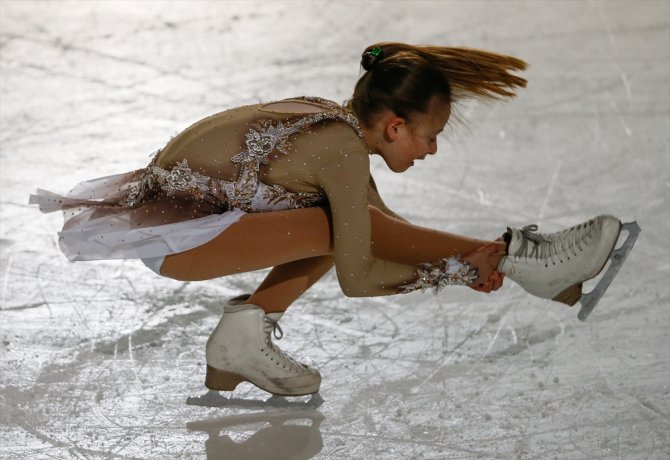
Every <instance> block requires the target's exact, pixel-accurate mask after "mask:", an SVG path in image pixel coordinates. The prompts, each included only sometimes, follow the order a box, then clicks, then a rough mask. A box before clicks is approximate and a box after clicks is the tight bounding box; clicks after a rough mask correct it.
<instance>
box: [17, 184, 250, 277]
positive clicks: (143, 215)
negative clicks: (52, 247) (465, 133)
mask: <svg viewBox="0 0 670 460" xmlns="http://www.w3.org/2000/svg"><path fill="white" fill-rule="evenodd" d="M136 177H137V173H136V172H133V173H126V174H119V175H114V176H107V177H103V178H99V179H94V180H92V181H86V182H82V183H80V184H78V185H77V187H75V189H74V190H73V191H71V192H70V193H68V194H67V195H66V196H62V195H57V194H54V193H51V192H48V191H46V190H38V191H37V193H36V194H34V195H31V196H30V203H31V204H37V205H39V207H40V210H41V211H42V212H53V211H58V210H62V211H63V217H64V220H65V223H64V226H63V229H62V230H61V231H60V232H58V237H59V238H58V243H59V246H60V249H61V250H62V251H63V254H65V256H66V257H67V258H68V259H69V260H71V261H82V260H105V259H141V260H142V261H143V262H144V263H145V264H146V265H147V266H148V267H149V268H150V269H151V270H153V271H154V272H156V273H159V269H160V266H161V264H162V262H163V259H164V258H165V257H166V256H168V255H170V254H176V253H179V252H184V251H188V250H189V249H193V248H195V247H198V246H201V245H203V244H205V243H207V242H208V241H210V240H212V239H213V238H216V236H218V235H219V234H221V233H222V232H223V231H225V230H226V229H227V228H228V227H230V226H231V225H233V224H234V223H235V222H237V221H239V220H240V218H241V217H242V216H243V215H245V214H246V213H245V212H244V211H241V210H239V209H232V210H229V211H225V212H220V213H211V214H208V213H204V215H201V216H196V218H187V219H184V216H183V215H181V218H179V219H172V218H173V217H175V216H176V215H179V214H180V213H182V214H187V215H189V216H192V215H194V214H193V213H192V212H191V208H194V206H195V205H194V204H192V203H191V202H189V201H186V202H185V203H186V204H183V205H178V206H176V205H175V203H177V204H179V201H174V200H173V201H163V202H159V203H157V204H156V203H149V204H147V205H146V206H140V207H135V208H125V209H124V208H123V207H118V206H116V205H115V204H116V202H117V201H118V195H119V194H121V195H122V192H123V191H124V190H126V189H127V188H128V184H130V183H132V181H133V180H134V179H135V178H136ZM189 203H190V204H189ZM171 220H172V222H170V221H171ZM174 220H177V221H176V222H174ZM163 222H170V223H163ZM159 274H160V273H159Z"/></svg>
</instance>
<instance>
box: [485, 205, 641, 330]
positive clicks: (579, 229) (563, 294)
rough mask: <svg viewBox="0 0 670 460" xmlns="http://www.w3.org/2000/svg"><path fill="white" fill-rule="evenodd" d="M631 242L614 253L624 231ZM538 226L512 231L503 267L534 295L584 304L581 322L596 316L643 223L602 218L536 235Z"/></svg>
mask: <svg viewBox="0 0 670 460" xmlns="http://www.w3.org/2000/svg"><path fill="white" fill-rule="evenodd" d="M622 229H624V230H627V231H628V237H627V238H626V241H625V242H624V243H623V245H622V246H621V248H619V249H616V250H615V249H614V248H615V245H616V242H617V240H618V239H619V235H620V233H621V230H622ZM536 231H537V226H536V225H528V226H526V227H523V228H522V229H520V230H519V229H514V228H508V233H507V235H508V236H509V247H508V251H507V253H508V255H507V256H506V257H503V259H502V260H501V261H500V264H499V265H498V271H499V272H500V273H504V274H505V275H506V276H507V277H509V278H510V279H511V280H512V281H514V282H516V283H517V284H518V285H519V286H521V287H522V288H523V289H524V290H526V291H528V292H529V293H531V294H533V295H535V296H538V297H542V298H545V299H552V300H555V301H557V302H562V303H565V304H567V305H574V304H575V303H577V301H581V303H582V308H581V310H580V312H579V315H578V317H579V319H580V320H582V321H584V320H585V319H586V318H587V316H588V315H589V314H590V313H591V311H593V308H594V307H595V306H596V304H597V303H598V301H599V300H600V298H601V297H602V295H603V294H604V293H605V291H606V290H607V288H608V287H609V285H610V283H611V282H612V280H613V279H614V277H615V276H616V274H617V272H618V271H619V268H620V267H621V265H622V264H623V262H624V260H625V258H626V256H627V255H628V253H629V252H630V251H631V249H632V248H633V245H634V244H635V241H636V240H637V237H638V235H639V233H640V227H639V226H638V225H637V222H630V223H627V224H623V225H622V224H621V221H619V219H617V218H616V217H613V216H598V217H596V218H594V219H591V220H589V221H587V222H584V223H583V224H580V225H576V226H574V227H571V228H568V229H567V230H563V231H561V232H557V233H551V234H541V233H535V232H536ZM608 259H611V261H612V263H611V264H610V266H609V268H608V270H607V272H606V273H605V274H604V275H603V277H602V278H601V279H600V281H599V283H598V284H597V285H596V287H595V288H594V289H593V290H592V291H591V292H589V293H586V294H583V293H582V285H583V283H584V282H585V281H588V280H590V279H592V278H595V277H596V276H598V274H599V273H600V272H601V271H602V270H603V268H604V267H605V264H606V263H607V261H608Z"/></svg>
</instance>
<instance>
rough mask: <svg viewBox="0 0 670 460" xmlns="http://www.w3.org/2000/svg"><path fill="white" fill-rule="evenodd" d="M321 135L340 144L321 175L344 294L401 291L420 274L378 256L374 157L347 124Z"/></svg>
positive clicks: (393, 292)
mask: <svg viewBox="0 0 670 460" xmlns="http://www.w3.org/2000/svg"><path fill="white" fill-rule="evenodd" d="M320 136H324V138H320V139H319V142H326V145H330V146H338V149H336V150H335V151H331V152H329V155H328V157H327V158H324V160H326V161H324V162H323V163H322V164H321V165H320V167H319V169H318V172H317V174H316V175H317V179H318V181H319V182H320V184H321V186H322V187H323V189H324V191H325V192H326V194H327V196H328V201H329V203H330V209H331V213H332V218H333V239H334V255H335V267H336V270H337V276H338V279H339V282H340V286H341V287H342V290H343V292H344V294H345V295H347V296H350V297H357V296H366V297H367V296H378V295H388V294H395V293H399V292H401V291H402V289H401V286H403V285H406V284H409V283H410V282H412V281H414V280H416V279H417V276H418V274H417V267H415V266H412V265H403V264H398V263H394V262H389V261H385V260H381V259H377V258H375V257H373V256H372V248H371V224H370V213H369V210H368V192H369V190H370V188H371V185H370V161H369V157H368V152H367V149H366V147H365V145H364V144H363V143H362V142H361V140H360V139H359V138H358V137H357V136H356V135H355V133H354V132H353V131H352V130H351V129H349V128H347V127H346V126H344V125H338V124H332V126H329V127H328V129H325V130H323V131H322V132H321V133H320ZM330 149H331V150H332V147H331V148H330Z"/></svg>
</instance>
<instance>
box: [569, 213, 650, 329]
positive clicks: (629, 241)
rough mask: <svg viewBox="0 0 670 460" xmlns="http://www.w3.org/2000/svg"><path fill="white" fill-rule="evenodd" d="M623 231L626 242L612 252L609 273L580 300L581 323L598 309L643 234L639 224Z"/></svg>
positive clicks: (629, 226)
mask: <svg viewBox="0 0 670 460" xmlns="http://www.w3.org/2000/svg"><path fill="white" fill-rule="evenodd" d="M621 230H625V231H627V232H628V237H626V241H624V243H623V244H622V245H621V247H620V248H619V249H615V250H614V251H612V254H610V256H609V259H610V260H611V261H612V263H611V264H610V266H609V267H608V268H607V271H606V272H605V274H604V275H603V277H602V278H601V279H600V281H599V282H598V284H597V285H596V287H595V288H593V290H592V291H591V292H588V293H586V294H582V297H581V298H580V299H579V301H580V303H581V304H582V308H581V309H580V310H579V314H578V315H577V317H578V318H579V319H580V320H581V321H586V318H588V316H589V315H590V314H591V312H592V311H593V309H594V308H595V307H596V304H597V303H598V301H599V300H600V298H601V297H602V296H603V294H605V291H607V288H608V287H609V285H610V284H611V283H612V280H614V278H615V277H616V275H617V273H618V272H619V269H620V268H621V266H622V265H623V263H624V261H625V260H626V257H627V256H628V254H629V253H630V251H631V250H632V249H633V246H635V242H636V241H637V237H638V236H639V235H640V232H641V230H640V226H639V225H638V224H637V222H628V223H625V224H623V225H622V226H621Z"/></svg>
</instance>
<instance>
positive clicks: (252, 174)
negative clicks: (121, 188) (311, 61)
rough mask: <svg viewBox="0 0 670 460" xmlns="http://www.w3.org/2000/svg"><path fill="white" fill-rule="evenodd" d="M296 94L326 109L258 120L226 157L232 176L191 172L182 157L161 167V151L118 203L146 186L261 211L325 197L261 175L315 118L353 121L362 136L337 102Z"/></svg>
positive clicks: (140, 194)
mask: <svg viewBox="0 0 670 460" xmlns="http://www.w3.org/2000/svg"><path fill="white" fill-rule="evenodd" d="M295 99H299V100H305V101H311V102H316V103H318V104H320V105H321V106H323V107H324V110H323V111H322V112H316V113H310V114H308V115H303V116H297V117H296V119H293V120H290V121H286V122H282V121H277V120H269V119H268V120H261V121H259V122H257V123H256V124H254V125H253V126H251V127H250V129H249V131H248V132H247V133H246V135H245V147H246V148H245V149H244V150H243V151H241V152H239V153H237V154H236V155H234V156H233V157H232V158H231V160H230V161H231V162H233V163H236V164H239V165H240V172H239V174H238V175H237V178H236V179H235V180H225V179H216V178H212V177H208V176H206V175H203V174H199V173H197V172H194V171H192V170H191V168H190V167H189V165H188V161H187V160H186V159H183V160H181V161H179V162H178V163H177V164H176V165H174V166H173V167H172V168H170V169H163V168H161V167H159V166H157V165H156V164H155V163H156V162H155V160H156V158H157V157H158V155H159V154H160V151H159V152H157V154H156V156H155V157H154V161H152V162H151V164H150V165H149V166H148V167H147V168H146V171H145V173H144V174H143V176H142V177H141V178H140V179H139V181H138V182H137V183H136V184H135V185H134V186H133V187H132V188H131V189H130V191H129V193H128V195H127V198H126V199H125V200H124V201H123V203H122V205H124V206H135V205H138V204H141V203H142V202H143V201H144V200H145V198H146V197H147V195H148V194H149V193H150V191H152V190H158V189H160V190H162V191H163V192H164V193H165V194H167V195H168V196H172V195H175V194H177V193H186V194H188V195H192V196H193V197H194V198H195V199H201V200H205V201H207V202H209V203H211V204H214V205H216V206H217V207H220V208H222V209H223V210H230V209H241V210H243V211H247V212H262V211H276V210H283V209H293V208H305V207H311V206H316V205H319V204H322V203H325V201H326V196H325V194H324V193H307V192H290V191H287V190H286V189H285V188H284V187H282V186H281V185H278V184H264V183H263V182H261V181H260V178H259V170H260V167H261V165H266V164H268V163H269V162H270V161H271V154H275V155H288V153H289V152H288V147H289V137H290V136H291V135H293V134H296V133H299V132H301V131H304V130H305V129H306V128H308V127H310V126H312V125H314V124H315V123H319V122H322V121H326V120H339V121H342V122H344V123H346V124H348V125H349V126H351V127H352V128H353V129H354V130H355V131H356V133H357V134H358V135H359V137H361V136H362V134H361V131H360V127H359V125H358V121H357V120H356V118H355V117H354V116H353V115H352V114H351V113H349V112H348V111H346V110H345V109H344V108H343V107H341V106H340V105H338V104H335V103H334V102H331V101H327V100H325V99H321V98H312V97H309V98H308V97H302V98H295ZM295 99H293V100H295Z"/></svg>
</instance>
